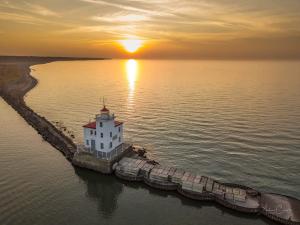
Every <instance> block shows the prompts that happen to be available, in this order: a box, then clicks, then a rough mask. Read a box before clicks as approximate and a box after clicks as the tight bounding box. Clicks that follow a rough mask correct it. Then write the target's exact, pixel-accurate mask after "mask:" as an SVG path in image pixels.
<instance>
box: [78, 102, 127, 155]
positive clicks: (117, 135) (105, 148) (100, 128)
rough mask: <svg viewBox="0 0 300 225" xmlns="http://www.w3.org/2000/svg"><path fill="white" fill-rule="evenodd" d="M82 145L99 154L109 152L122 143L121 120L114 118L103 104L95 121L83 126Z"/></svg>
mask: <svg viewBox="0 0 300 225" xmlns="http://www.w3.org/2000/svg"><path fill="white" fill-rule="evenodd" d="M83 132H84V147H85V148H87V149H89V151H91V152H93V153H96V155H97V156H98V153H99V154H105V155H106V154H109V153H112V152H113V151H116V150H117V148H118V147H119V146H121V145H122V144H123V122H119V121H116V120H115V116H114V114H110V112H109V110H108V109H107V108H106V107H105V105H104V106H103V108H102V109H101V111H100V114H97V115H96V121H94V122H91V123H88V124H86V125H84V126H83Z"/></svg>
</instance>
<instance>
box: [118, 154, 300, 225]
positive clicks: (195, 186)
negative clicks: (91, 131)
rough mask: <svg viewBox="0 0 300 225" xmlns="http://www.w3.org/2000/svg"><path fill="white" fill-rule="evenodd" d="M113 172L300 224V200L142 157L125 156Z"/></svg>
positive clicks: (156, 186)
mask: <svg viewBox="0 0 300 225" xmlns="http://www.w3.org/2000/svg"><path fill="white" fill-rule="evenodd" d="M114 172H115V175H116V176H117V177H118V178H120V179H123V180H127V181H131V182H144V183H145V184H147V185H149V186H151V187H153V188H157V189H160V190H165V191H177V192H178V193H179V194H181V195H182V196H184V197H186V198H190V199H193V200H197V201H213V202H216V203H218V204H220V205H222V206H224V207H226V208H229V209H232V210H236V211H239V212H243V213H251V214H261V215H264V216H265V217H267V218H269V219H271V220H274V221H276V222H279V223H282V224H289V225H296V224H297V225H299V224H300V201H299V200H298V199H294V198H292V197H288V196H283V195H280V194H273V193H261V192H259V191H257V190H255V189H252V188H250V187H247V186H243V185H238V184H228V183H226V184H225V183H221V182H219V181H217V180H215V179H213V178H210V177H207V176H201V175H198V174H194V173H191V172H188V171H185V170H182V169H178V168H174V167H168V166H162V165H159V164H156V165H155V164H153V163H152V162H151V161H150V160H148V159H142V158H131V157H124V158H122V159H121V160H120V161H119V162H116V163H115V164H114Z"/></svg>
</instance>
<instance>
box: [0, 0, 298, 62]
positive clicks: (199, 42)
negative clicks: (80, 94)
mask: <svg viewBox="0 0 300 225" xmlns="http://www.w3.org/2000/svg"><path fill="white" fill-rule="evenodd" d="M299 24H300V0H0V55H38V56H39V55H40V56H87V57H109V58H182V59H198V58H209V59H210V58H215V59H232V58H235V59H245V58H246V59H248V58H251V59H260V58H274V59H296V58H297V59H298V58H300V25H299ZM122 40H139V41H140V42H141V45H142V46H141V47H140V48H139V49H138V50H137V51H136V52H135V53H129V52H127V51H125V50H124V46H122Z"/></svg>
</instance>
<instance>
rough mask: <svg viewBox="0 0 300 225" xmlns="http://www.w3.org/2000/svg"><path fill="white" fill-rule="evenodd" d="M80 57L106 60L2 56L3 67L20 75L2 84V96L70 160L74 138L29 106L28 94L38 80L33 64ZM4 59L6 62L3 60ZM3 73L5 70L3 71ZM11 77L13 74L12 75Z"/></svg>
mask: <svg viewBox="0 0 300 225" xmlns="http://www.w3.org/2000/svg"><path fill="white" fill-rule="evenodd" d="M77 60H103V59H91V58H67V57H63V58H59V57H53V58H52V57H0V66H1V65H2V66H6V65H10V66H14V67H17V68H18V69H19V73H20V74H18V75H19V78H18V79H16V80H13V81H8V82H7V83H5V84H4V85H2V86H0V96H1V97H2V98H3V99H4V100H5V102H6V103H7V104H9V105H10V106H11V107H12V108H13V109H14V110H15V111H16V112H17V113H18V114H19V115H20V116H22V117H23V118H24V120H25V121H26V122H27V123H28V124H29V125H31V126H32V127H33V128H34V129H35V130H36V131H37V132H38V134H40V135H41V136H42V138H43V139H44V140H45V141H47V142H48V143H49V144H51V145H52V146H53V147H54V148H56V149H57V150H59V151H60V152H61V153H62V154H63V155H64V156H65V157H66V158H67V159H68V160H69V161H71V160H72V158H73V155H74V153H75V152H76V145H75V144H74V143H73V141H72V140H71V139H70V138H69V137H67V136H66V135H64V134H63V132H62V131H60V130H59V129H57V128H56V127H55V126H54V125H53V124H52V123H51V122H49V121H48V120H47V119H46V118H45V117H43V116H40V115H39V114H37V113H36V112H34V111H33V110H32V109H31V108H30V107H28V106H27V105H26V103H25V101H24V96H25V95H26V93H27V92H28V91H30V90H31V89H32V88H34V87H35V86H36V85H37V84H38V81H37V79H35V78H34V77H32V76H31V74H30V72H31V69H30V67H31V66H33V65H38V64H46V63H50V62H55V61H77ZM3 61H4V62H3ZM0 69H1V67H0ZM0 72H1V71H0ZM8 76H9V75H8Z"/></svg>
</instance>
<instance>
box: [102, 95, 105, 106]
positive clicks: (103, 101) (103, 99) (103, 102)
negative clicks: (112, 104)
mask: <svg viewBox="0 0 300 225" xmlns="http://www.w3.org/2000/svg"><path fill="white" fill-rule="evenodd" d="M102 104H103V107H105V98H104V97H102Z"/></svg>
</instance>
